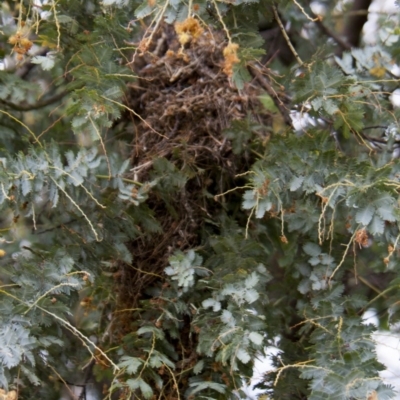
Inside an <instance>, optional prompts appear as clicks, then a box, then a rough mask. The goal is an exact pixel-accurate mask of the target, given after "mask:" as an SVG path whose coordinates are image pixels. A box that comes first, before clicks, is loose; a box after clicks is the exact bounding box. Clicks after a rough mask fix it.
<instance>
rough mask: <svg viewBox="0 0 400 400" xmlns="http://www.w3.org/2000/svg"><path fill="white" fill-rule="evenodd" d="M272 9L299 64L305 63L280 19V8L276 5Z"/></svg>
mask: <svg viewBox="0 0 400 400" xmlns="http://www.w3.org/2000/svg"><path fill="white" fill-rule="evenodd" d="M272 10H273V11H274V17H275V19H276V22H278V25H279V28H280V30H281V32H282V35H283V37H284V38H285V40H286V43H287V45H288V46H289V49H290V51H291V52H292V53H293V55H294V57H295V59H296V61H297V63H298V64H299V66H300V67H301V66H302V65H303V64H304V63H303V61H302V59H301V58H300V56H299V55H298V54H297V51H296V49H295V48H294V46H293V44H292V42H291V41H290V38H289V36H288V34H287V32H286V29H285V27H284V26H283V23H282V21H281V19H280V17H279V14H278V10H277V8H276V6H275V5H274V6H272Z"/></svg>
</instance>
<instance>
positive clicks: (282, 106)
mask: <svg viewBox="0 0 400 400" xmlns="http://www.w3.org/2000/svg"><path fill="white" fill-rule="evenodd" d="M249 69H250V72H251V73H252V74H253V76H255V77H256V78H257V80H258V82H259V83H260V84H261V86H262V87H263V88H264V89H265V90H266V91H267V93H268V94H269V95H270V96H271V98H272V100H273V102H274V104H275V106H276V107H277V108H278V110H279V112H280V113H281V114H282V117H283V119H284V121H285V123H286V125H288V126H292V119H291V118H290V110H289V109H287V108H286V106H285V104H284V103H283V101H282V100H281V99H280V98H279V97H278V94H277V93H276V91H275V90H274V88H273V87H272V86H271V84H270V83H269V82H268V80H267V79H266V78H265V77H264V76H263V74H262V73H261V72H260V71H259V69H258V68H257V67H255V66H252V65H250V66H249Z"/></svg>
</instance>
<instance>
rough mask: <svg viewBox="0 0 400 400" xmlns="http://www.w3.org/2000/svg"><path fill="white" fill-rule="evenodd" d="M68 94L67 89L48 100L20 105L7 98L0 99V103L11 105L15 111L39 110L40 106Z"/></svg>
mask: <svg viewBox="0 0 400 400" xmlns="http://www.w3.org/2000/svg"><path fill="white" fill-rule="evenodd" d="M67 94H68V92H67V91H65V92H60V93H58V94H56V95H54V96H53V97H50V98H49V99H47V100H42V101H38V102H36V103H35V104H29V105H25V106H23V105H20V104H15V103H12V102H10V101H7V100H0V104H4V105H5V106H7V107H10V108H12V109H13V110H15V111H31V110H37V109H39V108H43V107H46V106H48V105H50V104H53V103H55V102H56V101H58V100H61V99H62V98H63V97H64V96H66V95H67Z"/></svg>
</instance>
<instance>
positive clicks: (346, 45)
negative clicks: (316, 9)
mask: <svg viewBox="0 0 400 400" xmlns="http://www.w3.org/2000/svg"><path fill="white" fill-rule="evenodd" d="M315 23H316V25H317V27H318V29H319V30H320V31H321V32H322V33H323V34H324V35H326V36H328V37H330V38H332V39H333V40H334V41H335V42H336V43H337V44H338V45H339V46H340V47H341V49H342V50H351V45H350V44H349V43H347V41H346V40H343V39H342V38H341V37H340V36H338V35H337V34H336V33H335V32H333V31H332V30H330V29H329V28H328V27H327V26H326V25H325V24H324V23H323V22H322V20H321V18H317V19H316V21H315Z"/></svg>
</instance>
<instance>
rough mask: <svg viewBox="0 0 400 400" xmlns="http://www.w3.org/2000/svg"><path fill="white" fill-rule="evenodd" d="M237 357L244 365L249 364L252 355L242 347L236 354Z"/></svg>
mask: <svg viewBox="0 0 400 400" xmlns="http://www.w3.org/2000/svg"><path fill="white" fill-rule="evenodd" d="M236 357H237V358H238V359H239V360H240V361H241V362H242V363H243V364H247V363H248V362H249V361H250V360H251V357H250V354H249V353H248V352H247V351H246V350H245V349H244V348H242V347H240V348H239V349H238V351H237V352H236Z"/></svg>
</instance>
